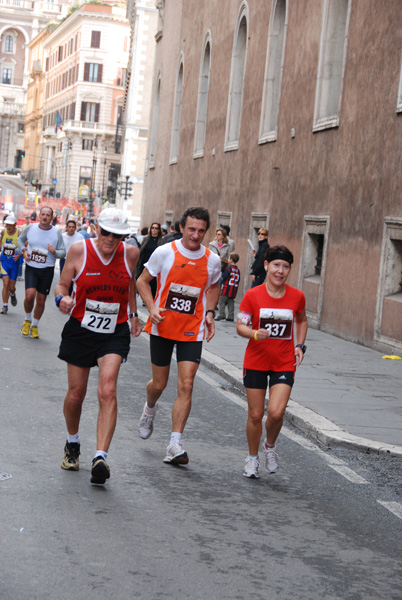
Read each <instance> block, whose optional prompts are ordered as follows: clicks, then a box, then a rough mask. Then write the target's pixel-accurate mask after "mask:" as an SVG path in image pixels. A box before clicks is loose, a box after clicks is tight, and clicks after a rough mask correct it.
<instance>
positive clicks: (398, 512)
mask: <svg viewBox="0 0 402 600" xmlns="http://www.w3.org/2000/svg"><path fill="white" fill-rule="evenodd" d="M377 502H378V504H381V506H383V507H384V508H386V509H387V510H389V511H390V512H392V514H393V515H395V516H396V517H398V519H402V504H400V503H399V502H383V501H382V500H377Z"/></svg>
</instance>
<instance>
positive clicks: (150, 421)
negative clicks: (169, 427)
mask: <svg viewBox="0 0 402 600" xmlns="http://www.w3.org/2000/svg"><path fill="white" fill-rule="evenodd" d="M146 410H147V403H146V402H145V406H144V408H143V411H142V415H141V417H140V420H139V421H138V433H139V436H140V438H142V439H143V440H147V439H148V438H149V437H151V435H152V432H153V430H154V419H155V415H156V411H157V410H158V407H157V405H156V404H155V413H154V414H153V415H150V414H148V413H147V412H146Z"/></svg>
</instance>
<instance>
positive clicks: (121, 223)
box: [98, 208, 131, 235]
mask: <svg viewBox="0 0 402 600" xmlns="http://www.w3.org/2000/svg"><path fill="white" fill-rule="evenodd" d="M98 225H99V227H102V229H104V230H105V231H109V232H110V233H118V234H119V235H127V234H128V233H131V229H130V227H129V224H128V219H127V216H126V215H125V214H124V213H123V211H122V210H120V209H119V208H105V209H104V210H102V212H101V213H100V215H99V217H98Z"/></svg>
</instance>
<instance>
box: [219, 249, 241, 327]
mask: <svg viewBox="0 0 402 600" xmlns="http://www.w3.org/2000/svg"><path fill="white" fill-rule="evenodd" d="M238 261H239V255H238V254H236V253H234V252H232V253H231V254H230V255H229V260H228V266H227V267H226V269H225V271H224V272H223V274H222V288H221V295H220V298H219V303H218V308H219V315H218V316H217V317H216V319H215V321H224V320H225V306H227V307H228V316H227V318H226V321H234V301H235V298H236V294H237V290H238V289H239V282H240V271H239V269H238V267H236V263H237V262H238Z"/></svg>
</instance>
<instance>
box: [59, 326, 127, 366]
mask: <svg viewBox="0 0 402 600" xmlns="http://www.w3.org/2000/svg"><path fill="white" fill-rule="evenodd" d="M129 351H130V330H129V327H128V323H120V324H118V325H116V329H115V331H114V332H113V333H107V334H106V333H94V332H93V331H88V329H85V327H81V323H80V321H77V319H74V318H73V317H70V319H69V320H68V321H67V323H66V324H65V325H64V329H63V331H62V334H61V344H60V350H59V354H58V358H61V360H65V361H66V362H67V363H69V364H70V365H75V366H76V367H83V368H89V369H90V368H91V367H95V366H96V365H97V364H98V358H101V357H102V356H106V354H119V355H120V356H121V358H122V362H126V360H127V356H128V353H129Z"/></svg>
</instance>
